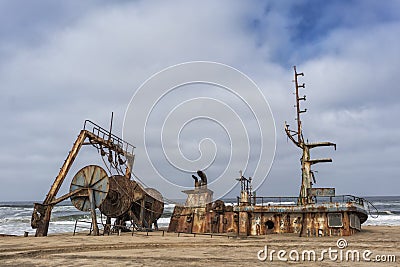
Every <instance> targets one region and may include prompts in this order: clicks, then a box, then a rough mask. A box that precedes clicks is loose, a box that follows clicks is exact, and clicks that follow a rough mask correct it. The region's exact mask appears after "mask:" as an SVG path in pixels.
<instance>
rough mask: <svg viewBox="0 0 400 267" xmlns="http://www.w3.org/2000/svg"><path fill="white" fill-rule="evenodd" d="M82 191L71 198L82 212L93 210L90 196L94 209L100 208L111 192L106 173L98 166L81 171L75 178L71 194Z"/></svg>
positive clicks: (90, 166) (87, 167)
mask: <svg viewBox="0 0 400 267" xmlns="http://www.w3.org/2000/svg"><path fill="white" fill-rule="evenodd" d="M79 189H82V190H81V191H80V192H77V193H76V194H74V195H72V196H71V202H72V204H73V205H74V206H75V208H77V209H78V210H81V211H90V210H91V206H92V204H91V201H90V194H92V195H93V196H92V197H93V200H94V201H93V202H94V207H96V208H98V207H99V206H100V205H101V203H103V201H104V200H105V199H106V197H107V193H108V190H109V179H108V175H107V173H106V171H105V170H104V169H103V168H101V167H100V166H97V165H89V166H86V167H84V168H82V169H80V170H79V171H78V172H77V173H76V174H75V176H74V178H73V179H72V182H71V186H70V192H73V191H76V190H79Z"/></svg>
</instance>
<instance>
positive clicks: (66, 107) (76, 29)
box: [0, 0, 400, 201]
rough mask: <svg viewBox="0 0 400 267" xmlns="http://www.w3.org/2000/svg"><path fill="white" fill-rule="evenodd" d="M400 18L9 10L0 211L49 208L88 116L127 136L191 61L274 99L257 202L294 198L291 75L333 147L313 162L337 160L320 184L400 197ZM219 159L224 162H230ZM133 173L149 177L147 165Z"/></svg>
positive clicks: (359, 7) (317, 5)
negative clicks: (138, 94)
mask: <svg viewBox="0 0 400 267" xmlns="http://www.w3.org/2000/svg"><path fill="white" fill-rule="evenodd" d="M399 11H400V2H399V1H389V0H386V1H375V0H372V1H368V0H364V1H231V0H229V1H228V0H227V1H51V0H48V1H17V0H10V1H6V0H2V1H0V90H1V98H0V101H1V102H0V111H1V119H0V122H1V123H0V127H1V128H0V129H1V131H0V146H1V153H0V170H1V172H0V181H1V184H0V201H10V200H39V201H41V200H43V199H44V198H45V196H46V194H47V192H48V190H49V188H50V186H51V184H52V183H53V181H54V178H55V177H56V176H57V173H58V171H59V168H60V167H61V166H62V163H63V161H64V159H65V158H66V157H67V154H68V151H69V150H70V149H71V147H72V144H73V142H74V141H75V139H76V137H77V135H78V134H79V131H80V130H81V128H82V126H83V122H84V120H85V119H91V120H93V121H95V122H97V123H99V124H100V125H104V127H106V128H107V127H108V125H109V120H110V114H111V112H112V111H113V112H114V118H115V121H114V130H115V132H116V134H118V135H121V134H122V125H123V119H124V114H125V110H126V109H127V106H128V104H129V101H130V99H131V97H132V96H133V94H134V93H135V91H136V90H137V89H138V88H139V86H140V85H141V84H142V83H143V82H144V81H145V80H146V79H148V78H149V77H150V76H151V75H153V74H154V73H156V72H158V71H161V70H162V69H164V68H166V67H169V66H171V65H174V64H178V63H182V62H187V61H193V60H201V61H214V62H220V63H223V64H227V65H230V66H232V67H234V68H236V69H238V70H240V71H241V72H243V73H245V74H246V75H248V76H249V77H250V78H251V79H252V80H253V81H254V82H255V83H256V84H257V85H258V86H259V88H260V89H261V91H262V92H263V94H264V95H265V98H266V99H267V101H268V102H269V105H270V108H271V111H272V113H273V116H274V119H275V123H276V138H277V144H276V154H275V160H274V163H273V165H272V168H271V171H270V173H269V175H268V177H267V178H266V180H265V182H264V184H263V185H262V186H261V187H260V188H259V189H258V193H257V194H258V195H275V196H276V195H293V196H297V195H298V191H299V186H300V179H301V177H300V162H299V159H300V156H301V151H300V150H299V149H297V148H296V147H295V146H294V145H293V144H291V143H290V142H287V139H286V136H285V133H284V129H283V126H284V122H285V121H288V122H289V123H290V124H292V125H294V124H295V121H294V117H295V113H294V112H295V109H294V108H293V105H294V97H293V94H292V93H293V91H294V84H293V83H292V80H293V69H292V67H293V65H297V68H298V71H300V72H304V73H305V76H304V78H303V77H302V79H301V82H305V83H306V88H305V90H303V91H302V94H303V93H304V94H306V95H307V101H306V102H304V103H303V108H307V110H308V111H307V113H306V114H304V116H303V117H302V118H303V127H304V136H305V138H306V139H309V140H310V141H331V142H335V143H337V145H338V147H337V151H334V150H333V149H330V148H321V149H319V150H318V151H315V153H314V154H313V155H312V156H313V157H314V158H317V157H332V158H333V163H331V164H330V163H327V164H320V165H317V166H315V169H316V170H317V171H318V173H317V185H316V186H318V187H336V192H337V194H355V195H362V196H368V195H399V188H400V179H399V178H400V177H399V173H400V157H399V152H400V141H399V138H400V126H399V123H398V122H397V120H398V117H399V115H400V105H399V98H400V90H399V89H400V88H399V82H398V79H399V75H400V12H399ZM205 92H206V91H205ZM195 96H196V95H195V93H192V94H191V95H190V97H195ZM203 96H204V92H203ZM170 97H173V96H170ZM171 99H172V98H171ZM138 112H140V111H139V110H138ZM243 112H246V111H245V110H243ZM244 118H246V114H245V115H244ZM248 123H250V124H251V122H248ZM152 126H153V127H155V128H157V124H155V123H153V124H152ZM214 126H215V125H214ZM214 126H210V129H213V128H212V127H214ZM143 127H144V126H138V128H139V130H142V128H143ZM160 127H161V126H160ZM193 127H195V125H194V126H193ZM199 128H200V127H199ZM191 130H192V131H194V132H196V131H195V130H193V128H192V129H191ZM212 132H213V131H210V137H211V138H212V137H213V134H212ZM189 133H190V131H189ZM207 134H208V133H207V132H204V131H203V133H202V135H201V137H202V138H204V137H205V136H207ZM187 136H190V134H188V135H187ZM221 136H222V137H221V138H224V137H223V136H224V134H222V135H221ZM225 137H226V136H225ZM225 139H226V138H225ZM185 140H189V141H190V138H188V137H187V138H183V140H182V142H183V144H182V145H183V146H184V145H185V144H184V141H185ZM196 140H197V139H196ZM226 140H228V139H226ZM226 140H225V141H226ZM191 141H193V140H191ZM132 142H133V143H134V145H137V146H138V144H135V141H132ZM150 145H151V144H150ZM89 150H90V149H89ZM89 150H88V151H82V152H83V153H82V154H81V155H79V156H78V161H77V162H76V164H75V165H74V167H73V168H72V169H71V171H70V173H69V175H68V177H67V179H66V181H65V185H64V186H63V188H62V190H61V193H65V192H67V191H68V188H69V183H70V181H71V177H73V175H74V174H75V173H76V171H77V170H79V169H80V168H81V167H82V166H85V165H88V164H93V163H96V162H97V161H98V156H97V154H95V153H94V154H93V153H92V152H90V151H89ZM138 151H140V150H138ZM188 151H192V149H191V147H190V144H189V149H188ZM218 151H223V148H222V149H221V150H218ZM312 152H314V151H312ZM140 157H145V155H141V154H140V153H137V154H136V158H137V159H139V158H140ZM162 159H163V158H162V157H160V160H162ZM217 159H218V160H219V161H218V160H217V161H216V162H215V164H216V165H218V164H222V163H223V162H224V160H225V159H224V158H223V157H221V158H218V157H217ZM164 160H165V157H164ZM163 164H164V165H163ZM160 166H167V165H166V162H164V163H163V162H161V164H160ZM161 168H162V167H161ZM166 168H167V167H166ZM134 169H135V172H136V173H143V176H145V174H146V169H145V167H144V166H140V160H137V162H136V164H135V167H134ZM238 171H239V170H238ZM248 171H249V173H250V172H251V170H248ZM167 172H168V171H167ZM208 174H209V176H210V177H211V179H212V175H213V172H212V171H211V172H210V173H208ZM233 178H234V177H233ZM233 178H232V179H233ZM142 179H143V180H146V178H145V177H142ZM151 179H155V178H154V177H153V178H149V180H151ZM188 179H190V176H189V178H188ZM190 182H191V181H190ZM233 193H234V194H233V195H234V196H235V195H237V194H238V192H233Z"/></svg>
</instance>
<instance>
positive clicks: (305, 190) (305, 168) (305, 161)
mask: <svg viewBox="0 0 400 267" xmlns="http://www.w3.org/2000/svg"><path fill="white" fill-rule="evenodd" d="M293 69H294V83H295V89H296V91H295V95H296V105H295V107H296V115H297V118H296V120H297V131H294V130H290V129H289V125H288V124H287V123H286V122H285V132H286V134H287V136H288V138H289V139H290V140H292V142H293V143H294V144H295V145H296V146H298V147H299V148H301V149H302V151H303V155H302V157H301V188H300V194H299V198H298V200H297V204H298V205H305V204H308V203H313V202H314V200H313V197H312V196H310V194H309V189H310V188H312V184H313V183H312V180H313V181H314V183H315V180H314V174H313V172H312V170H311V165H313V164H316V163H320V162H332V159H331V158H323V159H311V158H310V149H312V148H314V147H321V146H333V147H334V148H335V150H336V144H334V143H331V142H317V143H308V142H304V137H303V130H302V124H301V117H300V114H301V113H305V112H307V109H304V110H301V108H300V101H305V100H306V96H305V95H304V96H303V97H300V96H299V89H300V88H303V89H304V88H305V84H304V83H303V84H301V85H300V84H299V81H298V77H299V76H304V73H297V70H296V66H294V67H293Z"/></svg>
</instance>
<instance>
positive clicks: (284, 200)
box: [238, 195, 364, 206]
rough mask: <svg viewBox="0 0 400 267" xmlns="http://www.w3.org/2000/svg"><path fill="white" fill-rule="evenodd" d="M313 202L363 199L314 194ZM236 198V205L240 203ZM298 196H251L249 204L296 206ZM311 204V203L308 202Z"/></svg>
mask: <svg viewBox="0 0 400 267" xmlns="http://www.w3.org/2000/svg"><path fill="white" fill-rule="evenodd" d="M313 200H314V203H337V202H339V203H350V202H352V203H357V204H359V205H364V200H363V198H361V197H356V196H353V195H338V196H332V197H330V196H327V197H323V196H316V197H314V198H313ZM239 201H240V200H239V198H238V205H239V204H240V202H239ZM297 203H298V197H282V196H277V197H262V196H256V197H254V196H253V197H252V199H251V204H252V205H261V206H270V205H282V206H283V205H284V206H297V205H298V204H297ZM310 204H312V203H310Z"/></svg>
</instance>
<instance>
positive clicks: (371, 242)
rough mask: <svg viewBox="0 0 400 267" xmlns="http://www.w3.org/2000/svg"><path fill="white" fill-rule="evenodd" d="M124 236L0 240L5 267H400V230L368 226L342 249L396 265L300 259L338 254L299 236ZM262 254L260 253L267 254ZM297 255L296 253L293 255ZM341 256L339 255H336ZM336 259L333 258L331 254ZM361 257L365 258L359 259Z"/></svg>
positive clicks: (320, 241) (326, 241) (324, 242)
mask: <svg viewBox="0 0 400 267" xmlns="http://www.w3.org/2000/svg"><path fill="white" fill-rule="evenodd" d="M148 234H149V236H147V235H146V233H143V232H135V233H134V234H133V236H132V234H131V233H123V234H122V235H121V236H118V235H110V236H87V235H86V234H79V235H76V236H72V234H59V235H50V236H48V237H31V236H29V237H11V236H4V237H0V265H1V266H80V267H83V266H111V265H112V266H271V265H272V266H288V265H295V266H338V265H339V266H400V226H365V227H363V231H362V232H360V233H357V234H356V235H353V236H347V237H343V238H345V239H346V241H347V245H348V246H347V247H346V248H344V249H342V251H343V252H346V250H358V251H359V252H360V255H362V253H363V252H364V251H365V250H370V251H372V255H370V256H369V258H370V259H374V257H375V256H376V255H395V256H396V262H395V263H393V262H391V263H390V262H385V263H384V262H379V263H377V262H375V263H371V262H365V261H363V260H362V258H361V259H360V262H357V261H354V262H353V261H350V262H346V261H345V256H343V261H340V258H339V259H338V260H336V261H332V260H330V258H329V255H328V254H325V256H324V261H323V262H320V261H315V262H313V261H308V260H306V261H302V260H301V253H302V252H303V251H304V250H314V251H316V253H317V254H316V255H317V256H316V258H318V257H320V255H321V251H322V250H323V249H326V250H328V249H329V247H331V248H332V249H336V250H339V251H340V249H339V248H338V247H337V244H336V242H337V240H338V239H339V238H338V237H313V238H309V237H298V236H297V235H292V234H282V235H279V234H272V235H267V236H259V237H249V238H247V239H237V238H232V237H231V238H228V237H227V236H212V237H211V236H209V235H196V236H195V237H194V235H190V234H180V236H179V237H178V234H176V233H166V232H165V235H164V236H162V232H160V231H159V232H150V233H148ZM265 246H267V248H268V253H270V252H271V250H276V251H278V250H286V251H287V254H286V255H283V258H287V259H289V256H288V253H289V252H290V251H291V250H296V251H297V252H299V254H300V261H299V262H294V261H291V260H289V261H288V262H283V261H280V260H279V259H278V258H277V256H276V253H275V254H274V258H273V261H272V262H271V261H270V260H269V258H268V259H267V260H266V261H260V260H259V259H258V258H257V253H258V251H260V250H262V249H264V248H265ZM263 255H264V254H263V253H262V254H260V256H263ZM292 255H293V256H295V254H292ZM338 255H340V254H339V253H338ZM333 256H334V254H333ZM361 257H362V256H361Z"/></svg>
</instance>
